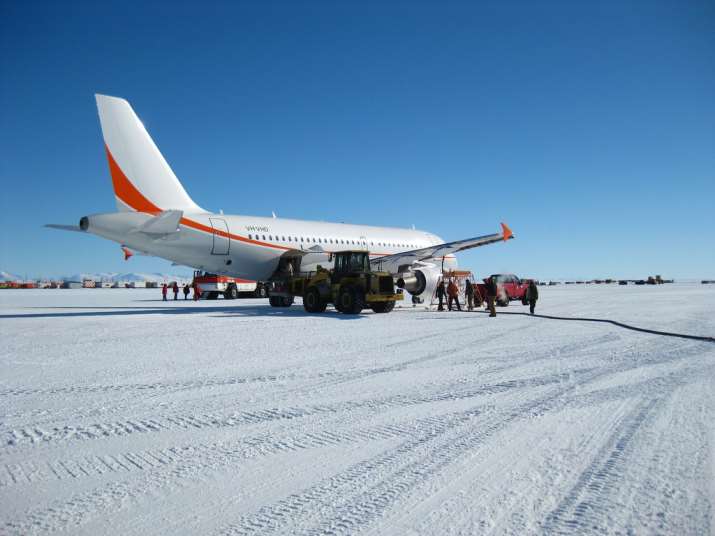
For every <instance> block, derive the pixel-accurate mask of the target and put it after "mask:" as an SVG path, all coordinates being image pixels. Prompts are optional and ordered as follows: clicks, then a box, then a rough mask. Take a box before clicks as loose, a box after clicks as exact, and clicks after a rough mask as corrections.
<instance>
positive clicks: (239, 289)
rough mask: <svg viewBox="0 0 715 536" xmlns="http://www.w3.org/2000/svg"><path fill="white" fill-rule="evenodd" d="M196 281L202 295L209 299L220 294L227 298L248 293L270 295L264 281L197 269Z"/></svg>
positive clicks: (195, 273) (253, 295)
mask: <svg viewBox="0 0 715 536" xmlns="http://www.w3.org/2000/svg"><path fill="white" fill-rule="evenodd" d="M194 282H195V283H197V284H198V285H199V288H200V289H201V297H202V298H206V299H207V300H215V299H216V298H218V297H219V294H221V295H223V297H224V298H225V299H227V300H235V299H236V298H238V297H239V295H240V294H247V295H250V296H251V297H253V298H265V297H266V296H268V294H267V292H266V288H265V286H264V285H263V283H261V282H256V281H249V280H248V279H237V278H235V277H229V276H227V275H217V274H210V273H208V272H201V271H198V270H197V271H195V272H194Z"/></svg>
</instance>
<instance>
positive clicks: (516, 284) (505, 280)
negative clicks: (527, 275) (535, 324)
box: [477, 274, 529, 306]
mask: <svg viewBox="0 0 715 536" xmlns="http://www.w3.org/2000/svg"><path fill="white" fill-rule="evenodd" d="M491 277H493V278H494V279H495V280H496V283H497V305H502V306H507V305H509V302H510V301H514V300H520V301H521V302H522V303H523V301H524V297H525V295H526V289H528V288H529V280H528V279H523V280H522V279H519V278H518V277H516V276H515V275H514V274H492V276H491ZM486 281H487V280H486V279H484V283H486ZM484 283H477V288H478V289H479V293H480V294H481V295H482V298H483V299H486V297H487V287H486V285H485V284H484Z"/></svg>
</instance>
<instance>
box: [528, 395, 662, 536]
mask: <svg viewBox="0 0 715 536" xmlns="http://www.w3.org/2000/svg"><path fill="white" fill-rule="evenodd" d="M664 402H665V397H662V396H661V397H658V398H652V399H650V400H648V401H646V402H642V403H641V404H639V405H638V406H637V407H636V408H635V409H634V411H633V412H631V413H630V414H629V416H628V417H627V418H625V419H624V420H623V421H622V422H621V424H620V425H619V426H618V428H617V429H616V431H615V432H614V433H613V435H612V436H611V437H610V438H609V440H608V441H607V442H606V444H605V446H604V447H603V448H602V449H601V450H600V452H599V454H598V455H597V456H596V459H595V460H594V461H593V462H592V463H591V464H590V465H589V467H588V468H587V469H586V470H585V471H584V472H583V473H582V474H581V476H580V477H579V479H578V482H577V483H576V485H575V486H574V487H573V488H572V489H571V491H570V492H569V493H568V494H567V495H566V497H564V499H563V500H562V501H561V503H560V504H559V505H558V506H557V507H556V508H555V509H554V510H553V511H552V512H551V514H549V515H548V516H547V517H546V519H545V520H544V523H543V526H542V528H543V531H544V532H545V533H548V534H573V533H580V534H583V533H585V532H593V531H595V532H604V531H607V530H608V529H607V527H606V525H605V523H604V519H603V518H604V517H605V516H606V515H607V513H608V511H609V510H611V509H613V508H617V507H618V506H619V505H617V504H613V502H612V494H611V492H612V491H613V490H614V489H615V488H616V486H618V483H619V481H620V477H621V476H622V474H623V472H624V467H625V465H626V464H627V463H628V456H629V455H630V454H631V451H632V450H633V438H634V436H635V435H636V433H637V432H638V430H639V429H640V428H641V427H642V426H643V425H644V424H645V423H646V421H647V420H648V419H649V418H651V417H652V416H653V415H654V414H655V413H656V412H657V410H658V409H659V408H660V407H661V406H662V405H663V404H664Z"/></svg>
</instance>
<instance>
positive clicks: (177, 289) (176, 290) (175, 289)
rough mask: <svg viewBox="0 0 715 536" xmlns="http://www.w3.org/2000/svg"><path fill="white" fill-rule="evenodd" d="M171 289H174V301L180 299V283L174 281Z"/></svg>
mask: <svg viewBox="0 0 715 536" xmlns="http://www.w3.org/2000/svg"><path fill="white" fill-rule="evenodd" d="M171 290H173V291H174V301H176V300H178V299H179V284H178V283H177V282H176V281H174V284H173V285H172V286H171Z"/></svg>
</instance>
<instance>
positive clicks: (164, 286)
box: [161, 283, 169, 301]
mask: <svg viewBox="0 0 715 536" xmlns="http://www.w3.org/2000/svg"><path fill="white" fill-rule="evenodd" d="M168 291H169V288H168V287H167V286H166V283H164V284H163V285H162V286H161V299H162V301H166V293H167V292H168Z"/></svg>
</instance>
